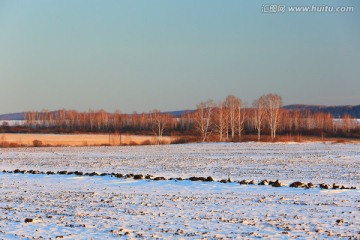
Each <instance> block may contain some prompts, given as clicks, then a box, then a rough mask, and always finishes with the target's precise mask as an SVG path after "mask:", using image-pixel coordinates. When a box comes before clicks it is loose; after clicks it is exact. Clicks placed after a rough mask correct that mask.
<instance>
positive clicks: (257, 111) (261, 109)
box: [253, 96, 266, 142]
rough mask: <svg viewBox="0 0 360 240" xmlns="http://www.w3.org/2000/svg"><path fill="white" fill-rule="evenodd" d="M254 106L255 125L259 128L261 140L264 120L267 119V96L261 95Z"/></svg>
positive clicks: (258, 134)
mask: <svg viewBox="0 0 360 240" xmlns="http://www.w3.org/2000/svg"><path fill="white" fill-rule="evenodd" d="M253 108H254V125H255V129H256V130H257V137H258V141H259V142H260V134H261V130H262V127H263V121H264V119H265V114H266V112H265V110H266V106H265V96H261V97H259V98H258V99H256V100H255V101H254V102H253Z"/></svg>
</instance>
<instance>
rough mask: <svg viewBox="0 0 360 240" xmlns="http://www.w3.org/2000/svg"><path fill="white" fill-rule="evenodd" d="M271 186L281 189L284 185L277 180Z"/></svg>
mask: <svg viewBox="0 0 360 240" xmlns="http://www.w3.org/2000/svg"><path fill="white" fill-rule="evenodd" d="M271 186H273V187H281V186H282V184H281V182H279V180H276V181H275V182H274V183H273V184H272V185H271Z"/></svg>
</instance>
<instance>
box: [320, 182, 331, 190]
mask: <svg viewBox="0 0 360 240" xmlns="http://www.w3.org/2000/svg"><path fill="white" fill-rule="evenodd" d="M319 187H320V188H321V189H329V185H327V184H325V183H320V184H319Z"/></svg>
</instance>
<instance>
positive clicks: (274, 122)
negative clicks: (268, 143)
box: [264, 94, 282, 141]
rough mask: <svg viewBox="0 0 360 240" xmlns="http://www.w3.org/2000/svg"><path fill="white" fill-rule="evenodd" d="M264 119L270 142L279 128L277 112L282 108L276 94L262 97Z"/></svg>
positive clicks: (279, 98) (280, 99) (279, 97)
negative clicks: (269, 133) (266, 122)
mask: <svg viewBox="0 0 360 240" xmlns="http://www.w3.org/2000/svg"><path fill="white" fill-rule="evenodd" d="M264 99H265V109H266V117H267V121H268V124H269V128H270V132H271V140H272V141H274V140H275V137H276V130H277V129H278V127H279V112H280V108H281V107H282V98H281V96H279V95H277V94H267V95H265V96H264Z"/></svg>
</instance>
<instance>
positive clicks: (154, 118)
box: [150, 109, 169, 137]
mask: <svg viewBox="0 0 360 240" xmlns="http://www.w3.org/2000/svg"><path fill="white" fill-rule="evenodd" d="M168 124H169V114H166V113H161V112H160V111H159V110H158V109H154V110H152V111H150V128H151V130H152V131H153V132H154V134H155V135H156V136H158V137H162V136H163V134H164V130H165V128H166V127H167V126H168Z"/></svg>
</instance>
